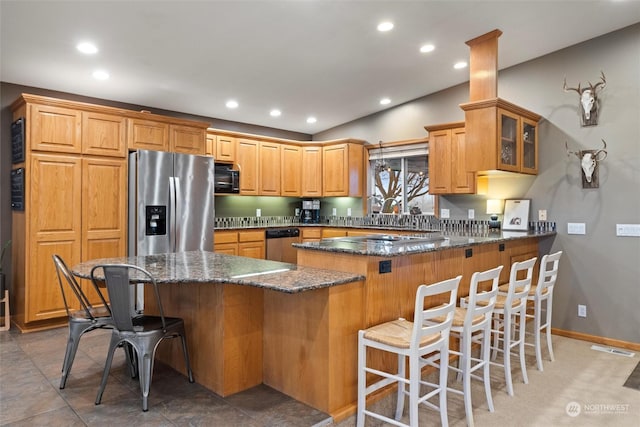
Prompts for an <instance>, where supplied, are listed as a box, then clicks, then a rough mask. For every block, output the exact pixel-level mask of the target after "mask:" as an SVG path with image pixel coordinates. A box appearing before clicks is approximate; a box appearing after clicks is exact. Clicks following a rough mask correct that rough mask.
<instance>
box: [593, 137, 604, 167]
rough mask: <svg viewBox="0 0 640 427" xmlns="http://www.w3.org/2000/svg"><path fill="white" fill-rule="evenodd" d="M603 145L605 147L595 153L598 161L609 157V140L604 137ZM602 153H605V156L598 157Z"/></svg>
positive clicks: (594, 155)
mask: <svg viewBox="0 0 640 427" xmlns="http://www.w3.org/2000/svg"><path fill="white" fill-rule="evenodd" d="M602 145H603V147H602V148H601V149H599V150H598V151H596V152H594V153H593V158H594V159H596V161H598V162H599V161H601V160H604V159H606V158H607V142H606V141H605V140H604V139H603V140H602ZM600 153H604V157H602V158H600V157H598V156H599V155H600Z"/></svg>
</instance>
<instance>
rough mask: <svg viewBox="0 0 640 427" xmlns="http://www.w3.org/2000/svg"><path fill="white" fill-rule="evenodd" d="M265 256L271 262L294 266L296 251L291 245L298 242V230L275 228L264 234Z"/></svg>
mask: <svg viewBox="0 0 640 427" xmlns="http://www.w3.org/2000/svg"><path fill="white" fill-rule="evenodd" d="M265 238H266V245H267V256H266V258H267V259H268V260H271V261H282V262H289V263H291V264H296V263H297V260H298V254H297V249H296V248H294V247H293V246H291V244H292V243H299V242H300V230H299V229H297V228H276V229H273V230H267V231H266V233H265Z"/></svg>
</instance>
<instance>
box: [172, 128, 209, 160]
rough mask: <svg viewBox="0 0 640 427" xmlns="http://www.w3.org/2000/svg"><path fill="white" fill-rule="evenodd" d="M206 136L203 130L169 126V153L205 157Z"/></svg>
mask: <svg viewBox="0 0 640 427" xmlns="http://www.w3.org/2000/svg"><path fill="white" fill-rule="evenodd" d="M205 135H206V132H205V130H204V129H202V128H198V127H193V126H184V125H174V124H171V125H169V151H171V152H172V153H182V154H199V155H203V154H204V152H205V149H204V145H205Z"/></svg>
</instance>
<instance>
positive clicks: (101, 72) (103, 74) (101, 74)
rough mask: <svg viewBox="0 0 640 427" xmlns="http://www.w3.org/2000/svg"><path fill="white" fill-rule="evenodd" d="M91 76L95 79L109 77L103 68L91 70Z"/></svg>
mask: <svg viewBox="0 0 640 427" xmlns="http://www.w3.org/2000/svg"><path fill="white" fill-rule="evenodd" d="M93 78H94V79H96V80H107V79H108V78H109V73H107V72H106V71H105V70H96V71H94V72H93Z"/></svg>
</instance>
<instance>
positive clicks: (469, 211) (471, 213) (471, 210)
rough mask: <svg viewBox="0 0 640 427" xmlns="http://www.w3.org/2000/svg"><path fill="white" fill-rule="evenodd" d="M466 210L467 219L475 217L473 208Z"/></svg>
mask: <svg viewBox="0 0 640 427" xmlns="http://www.w3.org/2000/svg"><path fill="white" fill-rule="evenodd" d="M467 212H468V216H469V219H474V218H475V217H476V211H475V209H469V210H468V211H467Z"/></svg>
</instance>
